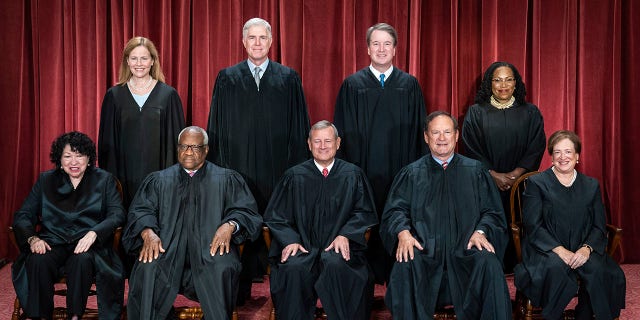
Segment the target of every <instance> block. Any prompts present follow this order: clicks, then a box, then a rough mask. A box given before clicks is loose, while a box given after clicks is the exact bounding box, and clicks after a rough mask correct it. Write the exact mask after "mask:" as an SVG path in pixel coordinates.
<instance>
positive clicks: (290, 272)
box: [265, 121, 378, 320]
mask: <svg viewBox="0 0 640 320" xmlns="http://www.w3.org/2000/svg"><path fill="white" fill-rule="evenodd" d="M308 144H309V149H310V150H311V152H312V153H313V158H314V159H310V160H307V161H305V162H303V163H301V164H299V165H297V166H295V167H292V168H291V169H289V170H287V171H286V172H285V174H284V176H283V178H282V179H281V180H280V182H279V183H278V185H277V186H276V188H275V190H274V191H273V196H272V197H271V201H270V202H269V205H268V206H267V210H266V213H265V224H266V225H267V226H268V227H269V228H270V229H271V233H272V235H273V239H274V240H273V242H272V244H271V248H270V252H269V255H270V258H271V259H272V260H271V262H272V268H271V297H272V298H273V303H274V306H275V308H276V313H277V317H278V319H281V320H282V319H313V318H314V312H315V306H316V300H317V299H318V297H319V298H320V300H321V301H322V306H323V307H324V309H325V311H326V313H327V317H328V318H329V319H369V312H370V310H369V309H370V308H369V301H368V300H369V299H368V297H369V295H365V292H372V289H373V278H372V276H370V275H369V270H368V267H367V260H366V257H365V249H366V240H365V232H366V230H367V229H368V228H370V227H371V226H373V225H376V224H377V223H378V218H377V215H376V211H375V204H374V202H373V196H372V193H371V188H370V187H369V183H368V182H367V178H366V177H365V175H364V173H363V172H362V170H360V168H358V167H357V166H355V165H353V164H351V163H348V162H345V161H343V160H340V159H336V158H335V155H336V151H337V150H338V148H339V147H340V137H339V136H338V130H337V129H336V127H335V126H334V125H333V124H331V123H330V122H328V121H320V122H318V123H316V124H315V125H314V126H313V127H312V128H311V131H310V132H309V139H308Z"/></svg>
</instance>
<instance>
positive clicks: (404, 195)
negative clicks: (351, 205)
mask: <svg viewBox="0 0 640 320" xmlns="http://www.w3.org/2000/svg"><path fill="white" fill-rule="evenodd" d="M458 135H459V131H458V124H457V121H456V119H455V118H453V117H452V116H451V115H450V114H448V113H446V112H442V111H436V112H434V113H431V114H430V115H429V116H427V118H426V121H425V126H424V140H425V141H426V142H427V144H428V145H429V149H430V150H431V154H430V155H426V156H424V157H422V158H421V159H419V160H418V161H416V162H414V163H411V164H409V165H408V166H406V167H405V168H403V169H402V170H401V171H400V173H398V175H397V176H396V178H395V180H394V182H393V185H392V187H391V191H390V193H389V197H388V199H387V203H386V205H385V209H384V213H383V215H382V221H381V223H380V235H381V237H382V240H383V242H384V244H385V247H386V249H387V251H388V252H389V253H390V254H392V255H394V256H395V258H396V262H395V264H394V266H393V269H392V271H391V277H390V281H389V286H388V288H387V293H386V297H385V302H386V304H387V307H388V308H389V309H390V310H391V313H392V315H393V318H394V319H404V320H411V319H426V318H432V317H433V314H434V311H435V309H436V307H443V306H446V305H451V304H452V305H453V308H454V310H455V313H456V316H457V318H458V319H511V301H510V298H509V291H508V288H507V283H506V281H505V278H504V274H503V273H502V262H501V259H502V256H503V254H504V248H505V246H506V243H507V224H506V219H505V216H504V214H503V213H502V205H501V203H500V196H499V194H498V190H497V189H496V186H495V184H494V183H493V180H492V179H491V176H490V175H489V173H488V172H487V170H485V169H483V167H482V163H480V162H479V161H476V160H472V159H469V158H466V157H464V156H461V155H459V154H457V153H455V152H454V150H455V146H456V142H457V141H458ZM416 249H417V250H416Z"/></svg>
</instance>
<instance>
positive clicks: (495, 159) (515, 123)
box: [462, 103, 546, 172]
mask: <svg viewBox="0 0 640 320" xmlns="http://www.w3.org/2000/svg"><path fill="white" fill-rule="evenodd" d="M545 139H546V138H545V135H544V121H543V119H542V114H541V113H540V110H539V109H538V107H536V106H535V105H533V104H531V103H527V104H524V105H519V104H515V105H513V106H512V107H511V108H507V109H498V108H496V107H494V106H492V105H491V104H489V103H484V104H474V105H472V106H471V107H469V110H468V111H467V115H466V116H465V118H464V124H463V126H462V141H463V142H464V145H465V155H466V156H468V157H470V158H472V159H476V160H478V161H480V162H482V164H484V166H485V167H486V168H487V169H489V170H494V171H497V172H510V171H511V170H513V169H515V168H517V167H520V168H524V169H526V170H527V171H535V170H538V167H540V161H541V160H542V155H543V154H544V150H545V146H546V141H545Z"/></svg>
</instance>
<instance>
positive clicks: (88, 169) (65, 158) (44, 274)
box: [11, 131, 125, 320]
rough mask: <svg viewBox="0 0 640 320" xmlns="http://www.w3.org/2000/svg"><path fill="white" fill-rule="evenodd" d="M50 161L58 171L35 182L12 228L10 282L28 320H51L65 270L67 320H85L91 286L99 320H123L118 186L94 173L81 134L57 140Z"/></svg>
mask: <svg viewBox="0 0 640 320" xmlns="http://www.w3.org/2000/svg"><path fill="white" fill-rule="evenodd" d="M50 159H51V162H52V163H53V164H55V169H53V170H49V171H46V172H43V173H41V174H40V176H39V177H38V180H37V181H36V183H35V185H34V186H33V188H32V189H31V193H29V196H28V197H27V198H26V199H25V200H24V203H23V204H22V207H21V208H20V210H18V211H17V212H16V213H15V215H14V220H13V229H14V231H15V235H16V241H17V243H18V245H19V246H20V256H19V257H18V259H17V260H16V262H15V263H14V264H13V266H12V267H11V271H12V273H11V276H12V280H13V286H14V288H15V290H16V294H17V295H18V298H19V299H20V303H21V304H22V306H23V309H24V312H25V315H26V316H27V317H28V318H37V319H51V318H52V315H53V306H54V305H53V293H54V284H55V283H56V282H57V281H58V280H59V279H60V274H59V271H60V270H59V269H60V267H62V266H64V271H65V276H66V280H67V314H68V315H69V319H79V318H82V315H83V314H84V311H85V307H86V304H87V297H88V295H89V289H90V288H91V284H92V283H93V280H94V279H95V282H96V290H97V292H98V315H99V317H100V319H103V320H104V319H111V320H115V319H120V314H121V312H122V302H123V299H124V278H123V268H122V262H121V261H120V258H119V257H118V255H117V254H116V252H115V251H114V250H113V234H114V231H115V230H116V228H117V227H119V226H121V225H122V224H123V222H124V218H125V215H124V209H123V208H122V200H121V198H120V195H119V194H118V190H117V188H116V185H117V183H116V179H115V178H114V177H113V175H111V174H110V173H108V172H106V171H104V170H101V169H100V168H96V167H95V161H96V146H95V144H94V143H93V141H91V138H89V137H88V136H87V135H86V134H84V133H80V132H76V131H74V132H69V133H65V134H63V135H61V136H59V137H58V138H56V140H55V141H54V142H53V143H52V145H51V154H50Z"/></svg>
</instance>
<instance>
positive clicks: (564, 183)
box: [551, 166, 578, 187]
mask: <svg viewBox="0 0 640 320" xmlns="http://www.w3.org/2000/svg"><path fill="white" fill-rule="evenodd" d="M551 171H553V173H554V174H555V175H556V178H557V179H558V181H559V182H560V183H561V184H562V185H563V186H565V187H571V186H572V185H573V183H574V182H576V178H577V177H578V171H576V169H573V175H572V177H571V180H570V181H569V182H567V179H566V178H564V177H562V176H561V175H560V173H558V172H557V171H556V166H553V167H551ZM563 180H564V181H563Z"/></svg>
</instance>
